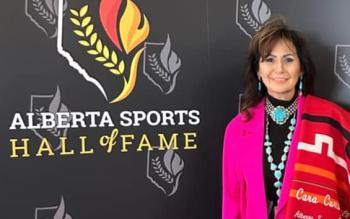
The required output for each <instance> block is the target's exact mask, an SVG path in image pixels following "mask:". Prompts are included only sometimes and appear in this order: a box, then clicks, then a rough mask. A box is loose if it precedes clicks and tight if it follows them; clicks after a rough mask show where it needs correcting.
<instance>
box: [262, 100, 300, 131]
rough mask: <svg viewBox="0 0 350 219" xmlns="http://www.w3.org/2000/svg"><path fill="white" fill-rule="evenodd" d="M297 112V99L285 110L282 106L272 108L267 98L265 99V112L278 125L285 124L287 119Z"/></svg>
mask: <svg viewBox="0 0 350 219" xmlns="http://www.w3.org/2000/svg"><path fill="white" fill-rule="evenodd" d="M296 110H297V98H296V99H295V100H294V102H293V103H292V104H291V105H290V106H289V107H287V108H285V107H283V106H276V107H275V106H274V105H273V104H272V103H271V102H270V100H269V98H266V112H267V114H269V116H270V117H271V119H272V120H273V121H274V122H275V123H277V124H278V125H283V124H284V123H286V121H287V120H288V118H289V117H290V116H291V115H292V114H293V113H295V111H296Z"/></svg>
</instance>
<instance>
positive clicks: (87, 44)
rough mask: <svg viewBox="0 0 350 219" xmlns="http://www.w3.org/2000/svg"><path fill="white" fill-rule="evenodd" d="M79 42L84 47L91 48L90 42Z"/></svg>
mask: <svg viewBox="0 0 350 219" xmlns="http://www.w3.org/2000/svg"><path fill="white" fill-rule="evenodd" d="M78 42H79V43H80V45H82V46H90V44H89V42H88V41H86V40H79V41H78Z"/></svg>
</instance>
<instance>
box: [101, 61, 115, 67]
mask: <svg viewBox="0 0 350 219" xmlns="http://www.w3.org/2000/svg"><path fill="white" fill-rule="evenodd" d="M103 66H105V67H107V68H113V67H114V64H113V63H112V62H106V63H105V64H104V65H103Z"/></svg>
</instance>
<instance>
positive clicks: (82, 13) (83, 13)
mask: <svg viewBox="0 0 350 219" xmlns="http://www.w3.org/2000/svg"><path fill="white" fill-rule="evenodd" d="M88 9H89V5H85V6H84V7H82V8H81V9H80V11H79V16H80V17H84V16H85V14H86V12H87V11H88Z"/></svg>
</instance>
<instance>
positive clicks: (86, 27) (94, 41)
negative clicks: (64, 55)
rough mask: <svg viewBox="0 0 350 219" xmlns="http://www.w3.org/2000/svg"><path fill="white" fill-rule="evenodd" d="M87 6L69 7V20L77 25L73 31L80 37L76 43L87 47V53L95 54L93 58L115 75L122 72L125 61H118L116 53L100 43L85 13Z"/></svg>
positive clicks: (89, 18)
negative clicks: (77, 8)
mask: <svg viewBox="0 0 350 219" xmlns="http://www.w3.org/2000/svg"><path fill="white" fill-rule="evenodd" d="M88 9H89V6H88V5H85V6H83V7H82V8H80V9H79V10H74V9H70V12H71V14H72V15H73V16H72V17H71V18H70V20H71V22H72V23H73V24H74V25H75V26H76V27H77V29H75V30H74V31H73V32H74V34H75V35H77V36H79V37H80V40H79V41H78V43H79V44H80V45H82V46H84V47H86V48H87V53H88V54H90V55H93V56H95V60H96V61H97V62H100V63H102V64H103V66H104V67H106V68H108V69H109V71H110V72H112V73H113V74H115V75H120V74H123V73H124V70H125V63H124V61H123V60H121V61H119V63H118V56H117V53H116V52H115V51H113V50H109V49H108V47H107V46H106V45H104V44H103V43H102V40H101V39H99V37H98V35H97V33H96V32H94V25H93V24H91V16H88V15H87V12H88Z"/></svg>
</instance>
